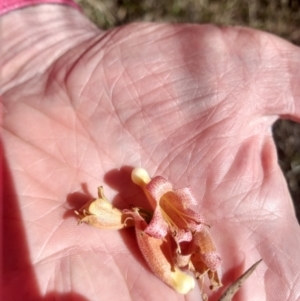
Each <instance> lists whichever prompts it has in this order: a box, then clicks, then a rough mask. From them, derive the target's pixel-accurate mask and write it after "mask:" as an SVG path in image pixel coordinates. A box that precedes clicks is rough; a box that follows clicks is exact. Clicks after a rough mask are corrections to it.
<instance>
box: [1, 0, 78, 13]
mask: <svg viewBox="0 0 300 301" xmlns="http://www.w3.org/2000/svg"><path fill="white" fill-rule="evenodd" d="M39 4H62V5H68V6H72V7H74V8H76V9H78V10H79V11H81V8H80V6H79V5H77V4H76V3H75V2H74V1H72V0H2V1H0V15H3V14H6V13H8V12H10V11H13V10H16V9H20V8H24V7H27V6H32V5H39Z"/></svg>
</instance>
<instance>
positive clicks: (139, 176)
mask: <svg viewBox="0 0 300 301" xmlns="http://www.w3.org/2000/svg"><path fill="white" fill-rule="evenodd" d="M131 179H132V182H133V183H135V184H137V185H139V186H142V187H143V186H145V185H146V184H148V183H149V182H150V181H151V178H150V177H149V175H148V173H147V171H146V170H145V169H144V168H141V167H136V168H135V169H134V170H133V171H132V172H131Z"/></svg>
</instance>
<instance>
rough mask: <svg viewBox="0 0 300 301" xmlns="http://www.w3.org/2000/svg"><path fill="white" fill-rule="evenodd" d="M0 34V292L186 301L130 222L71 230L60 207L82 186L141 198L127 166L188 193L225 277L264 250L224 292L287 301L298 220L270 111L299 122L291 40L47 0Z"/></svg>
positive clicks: (293, 291)
mask: <svg viewBox="0 0 300 301" xmlns="http://www.w3.org/2000/svg"><path fill="white" fill-rule="evenodd" d="M53 16H55V17H53ZM16 17H17V18H21V20H25V21H24V23H26V24H27V25H26V26H28V29H29V30H21V29H22V27H21V26H20V25H18V26H17V28H16V27H14V25H13V24H14V22H15V19H16ZM30 18H32V20H34V21H31V22H26V20H27V19H30ZM50 20H51V21H50ZM24 26H25V25H24ZM3 28H4V32H5V30H6V32H7V33H6V34H5V36H4V38H3V45H4V50H3V62H4V65H3V111H4V115H3V117H4V118H3V124H2V128H3V148H4V154H5V164H4V167H5V173H4V180H5V185H4V213H3V222H4V242H7V243H6V244H4V255H5V261H4V272H5V279H4V281H5V282H4V285H5V286H4V287H5V292H4V297H5V300H15V299H23V300H24V297H25V296H26V298H27V300H35V299H38V300H40V299H42V298H44V299H45V297H44V296H48V298H50V297H49V296H53V295H57V294H65V295H64V296H68V298H70V299H72V298H73V299H72V300H74V299H75V300H77V299H78V300H79V299H80V298H81V299H80V300H83V298H86V300H120V298H121V299H122V300H156V299H157V296H164V300H189V301H192V300H200V290H199V288H196V289H195V290H194V291H193V292H191V293H189V294H188V295H186V296H180V295H178V294H177V293H176V292H175V291H173V290H172V289H171V288H169V287H168V286H166V285H165V284H164V283H162V282H161V281H160V280H159V279H157V278H156V277H155V276H154V275H153V274H152V273H151V272H150V271H149V269H148V267H147V266H146V264H145V262H144V261H143V258H142V255H141V253H140V251H139V249H138V247H137V245H136V242H135V238H134V234H133V232H132V230H130V229H128V230H122V231H119V232H117V231H105V230H99V229H94V228H92V227H89V226H87V225H82V226H80V227H76V218H75V216H74V217H73V216H72V217H71V216H70V215H68V214H66V211H68V210H70V209H78V208H73V207H74V202H75V203H84V201H86V200H87V199H88V198H89V197H88V196H86V197H84V194H83V192H84V191H83V189H82V187H86V188H87V190H88V191H89V192H90V193H91V194H93V196H96V190H97V187H98V186H99V185H104V187H105V192H106V196H107V197H108V199H111V200H114V202H115V203H117V204H118V205H119V206H121V207H123V208H125V207H128V206H129V205H130V204H139V205H141V200H140V197H142V194H141V193H140V192H139V190H138V188H137V187H135V186H134V184H131V183H130V179H129V175H128V173H127V172H126V171H127V166H133V167H135V166H142V167H144V168H145V169H147V170H148V171H149V173H150V174H151V175H159V174H160V175H163V176H164V177H165V178H167V179H168V180H170V181H171V182H172V183H173V184H174V186H175V187H176V188H181V187H185V186H187V185H189V186H191V187H192V189H193V191H194V193H195V195H196V196H197V198H198V201H199V205H198V210H199V212H202V213H203V215H205V216H206V218H207V220H208V221H209V223H210V224H211V225H212V228H211V233H212V235H213V237H214V239H215V243H216V246H217V248H218V251H219V253H220V255H221V257H222V260H223V263H222V269H223V274H224V277H223V283H224V285H225V286H227V285H229V284H230V283H231V282H232V281H233V280H234V279H235V278H237V277H238V276H239V275H240V274H242V273H243V271H245V270H246V269H247V268H248V267H249V266H250V265H252V264H253V263H254V262H255V261H257V260H258V259H260V258H263V263H261V265H260V266H259V267H258V268H257V270H256V271H255V273H254V275H252V276H251V277H250V278H249V279H248V280H247V282H246V284H245V285H244V287H243V288H242V289H241V291H240V292H239V293H238V294H237V299H236V300H287V301H294V300H296V299H297V297H299V291H298V288H297V283H298V282H299V277H300V272H299V271H300V255H299V251H298V250H299V247H300V230H299V225H298V223H297V220H296V218H295V213H294V210H293V205H292V202H291V199H290V196H289V193H288V190H287V187H286V183H285V181H284V178H283V175H282V173H281V171H280V169H279V166H278V164H277V157H276V149H275V146H274V142H273V140H272V133H271V126H272V123H273V122H274V121H275V120H276V119H277V118H278V116H282V117H290V118H293V119H295V120H299V117H300V88H299V85H298V82H299V80H300V73H299V70H300V51H299V48H297V47H295V46H293V45H291V44H289V43H287V42H285V41H283V40H281V39H279V38H277V37H275V36H272V35H269V34H266V33H262V32H258V31H253V30H250V29H242V28H219V27H215V26H210V25H205V26H200V25H171V24H132V25H128V26H125V27H120V28H116V29H114V30H112V31H108V32H103V31H100V30H97V29H95V28H94V27H93V25H91V24H89V23H88V21H87V20H85V18H84V16H82V15H80V14H79V13H78V12H77V11H75V10H73V9H70V8H66V7H60V6H47V5H41V6H37V7H32V8H27V9H24V10H22V11H16V12H13V13H11V14H8V15H6V16H4V17H3ZM43 30H45V31H47V34H45V33H44V31H43ZM40 36H42V37H43V40H42V41H40ZM35 38H39V40H38V42H37V43H36V44H35V43H32V42H31V41H32V40H33V41H35ZM116 169H120V171H119V172H117V170H116ZM143 200H144V199H143ZM70 203H71V205H70ZM78 205H79V204H78ZM146 206H147V205H146ZM79 207H80V206H79ZM16 287H17V288H18V289H16ZM68 293H69V295H67V294H68ZM26 294H27V295H26ZM75 294H78V295H77V296H76V297H75ZM220 294H221V290H220V292H217V293H214V294H212V295H211V296H210V297H211V299H210V300H217V299H218V298H219V296H220ZM79 296H81V297H79ZM66 298H67V297H66ZM66 298H65V299H66ZM76 298H77V299H76ZM46 299H47V297H46Z"/></svg>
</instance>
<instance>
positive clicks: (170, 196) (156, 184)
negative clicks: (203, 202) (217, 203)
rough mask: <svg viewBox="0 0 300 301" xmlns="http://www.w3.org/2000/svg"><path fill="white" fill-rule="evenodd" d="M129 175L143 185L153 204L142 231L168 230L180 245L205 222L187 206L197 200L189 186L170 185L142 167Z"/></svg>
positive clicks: (157, 234)
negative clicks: (151, 176)
mask: <svg viewBox="0 0 300 301" xmlns="http://www.w3.org/2000/svg"><path fill="white" fill-rule="evenodd" d="M131 178H132V180H133V182H134V183H135V184H137V185H139V186H140V187H141V188H142V189H143V191H144V192H145V194H146V196H147V197H148V199H149V201H150V204H151V205H152V206H153V208H154V214H153V218H152V220H151V222H150V224H149V225H148V226H147V228H146V229H145V233H147V234H149V235H150V236H152V237H155V238H163V237H165V236H166V235H167V234H168V233H170V234H171V235H172V236H173V237H174V240H175V242H176V243H177V246H178V247H179V245H180V243H181V242H184V241H191V240H192V238H193V234H194V233H196V232H199V231H201V230H202V229H203V227H205V226H206V224H205V220H204V218H203V217H202V216H201V215H200V214H198V213H197V212H195V211H193V210H192V209H190V208H189V206H192V205H196V203H197V201H196V199H195V197H194V196H193V194H192V192H191V190H190V188H189V187H186V188H182V189H173V186H172V184H171V183H170V182H169V181H167V180H166V179H164V178H163V177H161V176H156V177H154V178H152V179H151V178H150V177H149V175H148V173H147V172H146V171H145V170H144V169H142V168H136V169H134V170H133V171H132V175H131ZM179 248H180V247H179Z"/></svg>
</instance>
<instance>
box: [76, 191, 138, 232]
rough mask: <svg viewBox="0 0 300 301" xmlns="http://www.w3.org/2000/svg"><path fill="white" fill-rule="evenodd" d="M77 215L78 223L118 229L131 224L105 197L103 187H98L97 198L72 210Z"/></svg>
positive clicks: (130, 220)
mask: <svg viewBox="0 0 300 301" xmlns="http://www.w3.org/2000/svg"><path fill="white" fill-rule="evenodd" d="M74 212H75V213H76V214H77V215H78V217H79V223H83V222H84V223H87V224H89V225H91V226H94V227H97V228H101V229H110V230H118V229H122V228H125V227H130V226H133V221H132V219H131V218H128V217H129V216H128V215H126V214H124V213H123V212H122V211H121V210H119V209H117V208H114V207H113V206H112V204H111V203H110V202H109V201H108V200H107V199H106V197H105V196H104V192H103V187H102V186H100V187H98V199H95V200H91V201H89V202H88V203H87V204H85V205H84V206H83V207H82V208H80V209H79V210H78V211H74Z"/></svg>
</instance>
